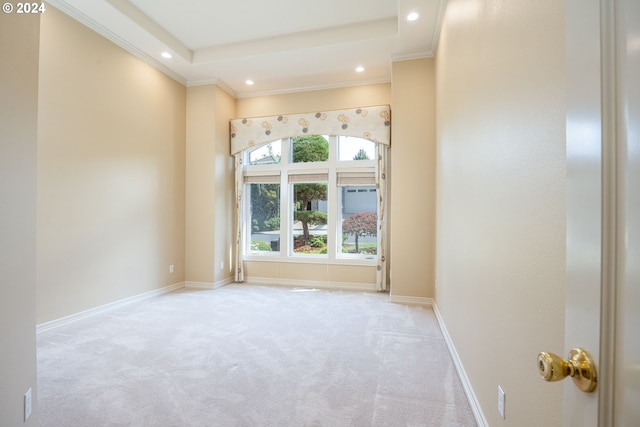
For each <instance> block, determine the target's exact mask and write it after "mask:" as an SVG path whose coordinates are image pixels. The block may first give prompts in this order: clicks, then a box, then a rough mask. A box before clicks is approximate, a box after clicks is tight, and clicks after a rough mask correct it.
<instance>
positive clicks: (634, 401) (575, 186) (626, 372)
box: [563, 0, 640, 427]
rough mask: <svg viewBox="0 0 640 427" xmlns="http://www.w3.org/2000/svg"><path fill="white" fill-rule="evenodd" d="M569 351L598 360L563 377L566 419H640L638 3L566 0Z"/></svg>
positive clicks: (588, 426)
mask: <svg viewBox="0 0 640 427" xmlns="http://www.w3.org/2000/svg"><path fill="white" fill-rule="evenodd" d="M565 5H566V9H565V11H566V16H565V19H566V27H567V30H566V41H565V42H566V47H567V73H568V76H567V77H568V79H567V80H568V88H569V90H568V95H567V280H568V284H567V294H566V322H565V349H564V355H563V356H565V357H566V356H567V354H568V352H569V350H570V349H572V348H575V347H581V348H584V349H585V350H587V351H588V352H590V353H591V354H592V356H593V358H594V359H595V361H596V366H597V370H598V385H597V388H596V390H595V391H594V392H593V393H585V392H582V391H579V390H578V389H577V388H576V387H575V386H574V384H573V382H572V381H570V380H565V385H564V425H565V426H581V427H596V426H598V427H612V426H615V427H627V426H628V427H633V426H640V1H638V0H565Z"/></svg>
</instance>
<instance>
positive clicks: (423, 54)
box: [391, 50, 433, 62]
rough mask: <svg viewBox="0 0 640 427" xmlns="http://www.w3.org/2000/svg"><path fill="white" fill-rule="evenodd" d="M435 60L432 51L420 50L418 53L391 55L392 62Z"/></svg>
mask: <svg viewBox="0 0 640 427" xmlns="http://www.w3.org/2000/svg"><path fill="white" fill-rule="evenodd" d="M424 58H433V51H432V50H420V51H416V52H405V53H398V54H393V55H391V62H399V61H412V60H414V59H424Z"/></svg>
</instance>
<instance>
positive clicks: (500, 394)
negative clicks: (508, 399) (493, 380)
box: [498, 386, 505, 419]
mask: <svg viewBox="0 0 640 427" xmlns="http://www.w3.org/2000/svg"><path fill="white" fill-rule="evenodd" d="M504 399H505V396H504V390H502V387H500V386H498V413H499V414H500V416H501V417H502V419H504Z"/></svg>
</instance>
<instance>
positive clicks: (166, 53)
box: [160, 52, 173, 59]
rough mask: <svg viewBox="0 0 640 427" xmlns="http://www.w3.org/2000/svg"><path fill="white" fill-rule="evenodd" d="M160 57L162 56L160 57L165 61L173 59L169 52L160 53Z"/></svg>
mask: <svg viewBox="0 0 640 427" xmlns="http://www.w3.org/2000/svg"><path fill="white" fill-rule="evenodd" d="M160 55H162V57H163V58H165V59H171V58H173V55H171V54H170V53H169V52H162V53H161V54H160Z"/></svg>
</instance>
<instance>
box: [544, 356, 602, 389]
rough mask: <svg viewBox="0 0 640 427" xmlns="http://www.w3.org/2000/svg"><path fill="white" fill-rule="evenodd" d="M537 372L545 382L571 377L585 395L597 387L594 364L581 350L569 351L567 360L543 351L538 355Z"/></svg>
mask: <svg viewBox="0 0 640 427" xmlns="http://www.w3.org/2000/svg"><path fill="white" fill-rule="evenodd" d="M538 371H539V372H540V375H541V376H542V378H544V379H545V381H559V380H561V379H563V378H566V377H572V378H573V382H574V383H575V384H576V386H577V387H578V388H579V389H580V390H582V391H585V392H587V393H590V392H592V391H594V390H595V389H596V386H597V385H598V375H597V373H596V364H595V363H594V361H593V358H592V357H591V355H590V354H589V353H588V352H586V351H585V350H583V349H581V348H574V349H571V351H570V352H569V360H564V359H563V358H562V357H560V356H558V355H556V354H553V353H547V352H544V351H543V352H542V353H540V354H538Z"/></svg>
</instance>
